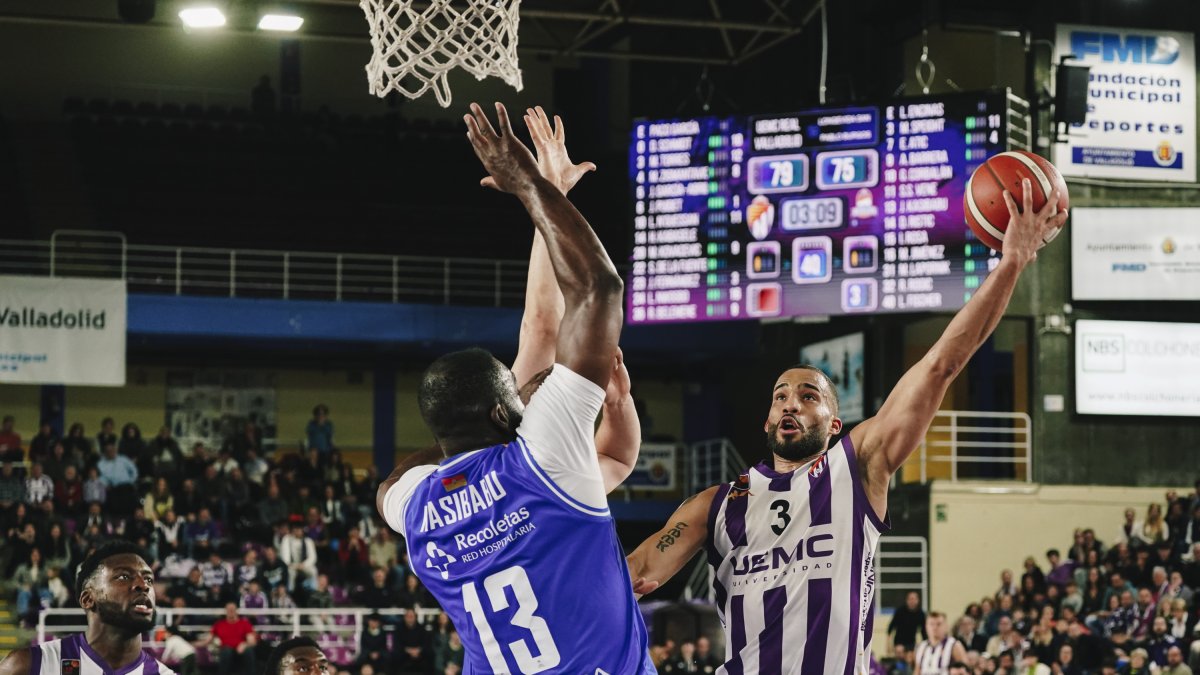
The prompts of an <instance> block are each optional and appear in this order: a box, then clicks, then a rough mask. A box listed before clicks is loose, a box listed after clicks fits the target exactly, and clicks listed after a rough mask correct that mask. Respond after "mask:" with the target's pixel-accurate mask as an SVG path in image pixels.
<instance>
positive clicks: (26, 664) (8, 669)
mask: <svg viewBox="0 0 1200 675" xmlns="http://www.w3.org/2000/svg"><path fill="white" fill-rule="evenodd" d="M32 665H33V655H32V654H30V653H29V650H28V649H14V650H12V651H11V652H9V653H8V656H6V657H4V660H3V661H0V675H31V673H30V672H29V668H30V667H31V666H32ZM32 675H36V674H32Z"/></svg>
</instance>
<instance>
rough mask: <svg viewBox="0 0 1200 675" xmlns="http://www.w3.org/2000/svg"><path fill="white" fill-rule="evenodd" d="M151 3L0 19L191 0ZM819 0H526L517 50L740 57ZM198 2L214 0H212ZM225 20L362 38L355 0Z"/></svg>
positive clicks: (20, 0) (20, 4) (93, 14)
mask: <svg viewBox="0 0 1200 675" xmlns="http://www.w3.org/2000/svg"><path fill="white" fill-rule="evenodd" d="M128 1H130V2H133V3H135V4H136V3H138V2H142V3H146V4H153V5H154V6H155V7H154V18H153V19H151V20H149V21H148V22H145V23H144V24H133V23H131V22H128V21H125V20H123V19H122V18H121V16H120V14H119V12H118V4H119V3H118V0H55V1H54V2H45V1H44V0H0V21H5V22H10V23H14V22H15V23H22V22H24V23H57V24H71V25H84V26H95V27H113V28H117V27H123V26H131V25H146V26H151V27H179V25H180V22H179V19H178V17H177V14H178V12H179V10H180V9H182V8H183V7H185V6H188V5H195V4H197V3H196V2H192V1H191V0H157V2H153V3H151V0H128ZM822 2H823V0H738V1H737V2H729V1H728V0H670V1H654V2H648V1H646V0H642V1H641V2H639V1H638V0H524V2H523V3H522V5H521V20H522V23H521V50H522V51H523V52H526V53H531V54H544V55H550V56H557V57H566V58H572V57H593V58H594V57H600V58H613V59H624V60H639V61H658V62H674V63H693V64H711V65H733V66H735V65H739V64H741V63H744V62H746V61H748V60H750V59H753V58H754V57H755V56H757V55H759V54H762V53H764V52H766V51H768V50H770V49H771V48H772V47H774V46H776V45H779V44H782V43H783V42H786V41H787V40H789V39H791V38H794V37H796V36H797V35H799V34H800V33H802V32H803V31H804V28H805V26H806V25H807V24H808V23H809V22H810V21H812V19H813V18H814V17H815V16H816V15H817V14H818V13H819V11H820V8H821V5H822ZM204 4H214V2H212V1H211V0H210V1H209V2H206V3H204ZM215 4H217V5H219V6H221V7H222V8H223V10H224V12H225V14H226V16H227V17H228V19H229V24H228V25H227V26H226V27H225V28H224V29H223V30H237V31H245V32H253V31H255V30H256V29H255V24H256V22H257V17H258V15H259V13H260V12H261V11H264V10H269V9H274V8H285V9H289V10H291V11H294V12H295V13H297V14H299V15H301V16H303V17H304V18H305V25H304V27H303V28H302V29H301V31H300V32H299V33H297V34H296V38H297V39H302V40H338V41H341V40H363V41H365V40H366V39H367V31H366V29H367V26H366V23H365V21H364V19H363V13H362V10H361V9H360V8H359V5H358V2H357V0H287V1H285V2H267V1H258V0H223V1H222V0H217V1H216V2H215Z"/></svg>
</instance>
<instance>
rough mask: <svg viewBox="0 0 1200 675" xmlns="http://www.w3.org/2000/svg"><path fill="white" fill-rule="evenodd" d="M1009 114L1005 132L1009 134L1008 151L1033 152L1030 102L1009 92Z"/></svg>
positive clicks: (1007, 114) (1006, 118)
mask: <svg viewBox="0 0 1200 675" xmlns="http://www.w3.org/2000/svg"><path fill="white" fill-rule="evenodd" d="M1006 96H1007V99H1008V112H1007V113H1005V120H1004V122H1005V131H1007V132H1008V134H1007V135H1008V149H1009V150H1025V151H1028V152H1032V151H1033V119H1032V118H1031V117H1030V115H1029V101H1026V100H1025V99H1023V98H1021V97H1020V96H1017V95H1016V94H1014V93H1012V92H1011V91H1009V92H1008V93H1007V95H1006Z"/></svg>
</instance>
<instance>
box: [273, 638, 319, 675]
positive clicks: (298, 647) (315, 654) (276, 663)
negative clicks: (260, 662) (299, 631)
mask: <svg viewBox="0 0 1200 675" xmlns="http://www.w3.org/2000/svg"><path fill="white" fill-rule="evenodd" d="M331 670H332V669H331V668H330V667H329V658H328V657H326V656H325V652H323V651H321V648H320V647H318V646H317V643H316V641H315V640H313V639H312V638H309V637H294V638H291V639H289V640H284V641H283V642H280V643H279V644H278V645H276V646H275V649H272V650H271V656H269V657H268V658H267V667H266V669H265V670H263V675H327V674H328V673H329V672H331Z"/></svg>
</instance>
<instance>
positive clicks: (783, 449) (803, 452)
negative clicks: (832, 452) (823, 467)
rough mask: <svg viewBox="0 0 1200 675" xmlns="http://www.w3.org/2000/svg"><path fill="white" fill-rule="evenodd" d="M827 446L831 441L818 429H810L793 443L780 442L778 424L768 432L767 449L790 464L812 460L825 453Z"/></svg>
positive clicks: (792, 441)
mask: <svg viewBox="0 0 1200 675" xmlns="http://www.w3.org/2000/svg"><path fill="white" fill-rule="evenodd" d="M827 445H829V439H828V438H827V437H825V435H824V434H822V433H821V430H820V429H819V428H817V427H811V428H809V429H808V430H807V431H805V432H804V433H803V434H801V435H800V437H799V438H796V439H795V440H791V441H784V440H780V438H779V423H778V422H776V423H775V424H773V425H772V426H771V428H770V429H768V430H767V449H768V450H770V451H771V452H772V453H773V454H774V455H775V456H776V457H779V458H781V459H786V460H787V461H789V462H799V461H800V460H804V459H812V458H813V457H816V456H817V455H819V454H821V453H822V452H824V451H825V448H826V446H827Z"/></svg>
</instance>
